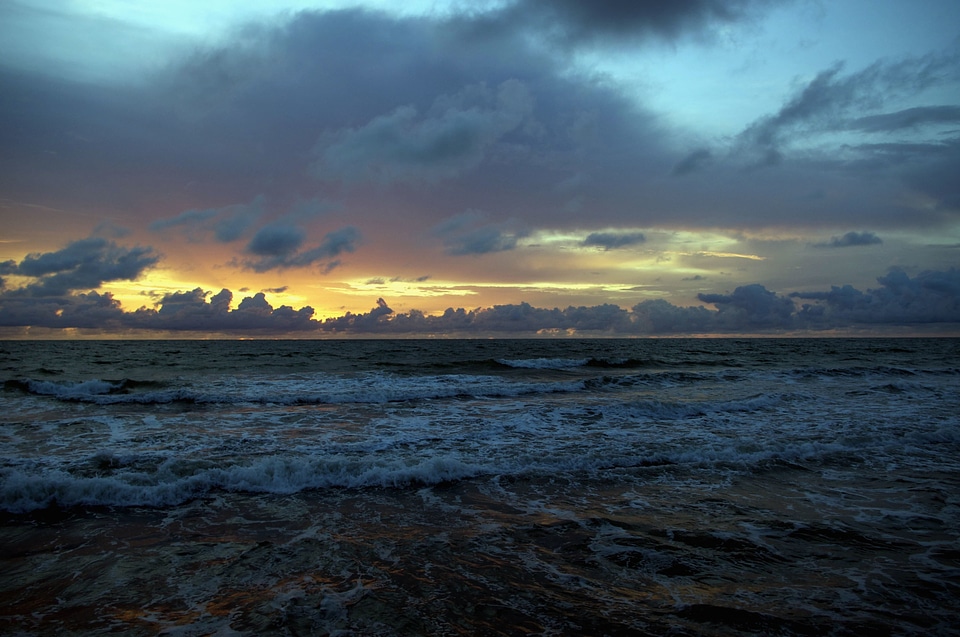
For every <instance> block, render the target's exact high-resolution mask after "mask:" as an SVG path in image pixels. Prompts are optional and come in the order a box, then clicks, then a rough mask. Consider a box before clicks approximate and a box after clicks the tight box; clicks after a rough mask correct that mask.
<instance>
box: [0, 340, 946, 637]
mask: <svg viewBox="0 0 960 637" xmlns="http://www.w3.org/2000/svg"><path fill="white" fill-rule="evenodd" d="M66 345H67V346H68V349H69V350H70V351H65V350H64V349H63V348H62V347H57V344H49V343H3V344H2V347H3V349H4V351H5V360H6V361H7V362H6V363H5V368H4V370H3V373H4V390H3V393H2V401H3V405H2V406H3V407H4V409H3V416H0V437H2V443H3V444H2V449H3V452H2V453H3V455H2V473H0V478H2V482H0V506H2V508H3V512H2V513H0V546H2V554H0V556H2V560H3V561H2V564H0V567H2V568H3V571H4V573H5V575H4V577H3V578H2V582H0V599H2V601H0V631H3V632H5V633H12V634H24V635H29V634H38V635H41V634H42V635H46V634H61V635H63V634H89V633H90V632H122V633H125V634H142V635H153V634H176V635H208V634H221V635H233V634H240V635H257V634H293V635H300V634H303V635H309V634H341V635H461V634H462V635H476V634H486V635H515V634H541V635H568V634H591V635H602V634H608V635H628V634H633V635H636V634H639V635H643V634H649V635H663V634H674V635H729V634H767V635H769V634H776V635H807V634H809V635H822V634H834V635H858V634H891V635H907V634H944V635H948V634H957V629H956V625H955V617H956V616H957V615H958V612H960V603H958V601H957V600H958V598H960V496H957V495H956V494H958V493H960V419H958V416H957V414H958V413H960V411H958V409H960V398H958V396H957V393H958V392H956V385H957V383H958V379H960V366H958V365H957V364H956V362H955V361H957V360H960V358H958V357H957V355H958V354H960V343H958V342H957V341H955V340H950V339H941V340H934V339H929V340H926V339H916V340H914V339H903V340H900V339H888V340H887V339H885V340H868V339H863V340H860V339H857V340H827V339H823V340H817V339H810V340H776V339H762V340H735V339H718V340H710V341H702V340H670V341H641V340H638V341H629V340H597V341H565V340H564V341H442V342H432V341H402V342H396V341H375V342H343V341H341V342H328V341H320V342H295V343H288V342H253V343H251V342H220V343H217V342H213V343H196V344H194V343H177V342H153V343H141V342H129V343H95V342H87V343H79V342H78V343H69V344H66Z"/></svg>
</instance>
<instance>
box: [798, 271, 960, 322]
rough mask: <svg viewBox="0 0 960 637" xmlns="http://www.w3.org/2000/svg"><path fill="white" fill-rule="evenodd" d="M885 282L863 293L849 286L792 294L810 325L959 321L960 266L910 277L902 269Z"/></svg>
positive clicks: (886, 277)
mask: <svg viewBox="0 0 960 637" xmlns="http://www.w3.org/2000/svg"><path fill="white" fill-rule="evenodd" d="M877 282H878V283H880V285H881V287H879V288H876V289H872V290H867V291H866V292H861V291H860V290H857V289H855V288H853V287H851V286H849V285H844V286H839V287H838V286H834V287H832V288H831V289H830V291H829V292H803V293H794V294H793V295H792V296H794V297H795V298H798V299H802V300H813V301H817V302H818V303H816V304H814V305H805V306H804V307H803V308H802V310H801V311H800V312H799V314H798V318H799V319H800V320H801V321H802V322H803V323H804V324H806V325H810V326H824V327H837V326H849V325H857V324H861V325H917V324H929V323H958V322H960V270H957V269H956V268H951V269H949V270H946V271H925V272H921V273H920V274H918V275H917V276H915V277H913V278H911V277H910V276H909V275H907V274H906V273H905V272H904V271H902V270H898V269H895V270H891V272H890V273H889V274H887V275H886V276H882V277H879V278H878V279H877Z"/></svg>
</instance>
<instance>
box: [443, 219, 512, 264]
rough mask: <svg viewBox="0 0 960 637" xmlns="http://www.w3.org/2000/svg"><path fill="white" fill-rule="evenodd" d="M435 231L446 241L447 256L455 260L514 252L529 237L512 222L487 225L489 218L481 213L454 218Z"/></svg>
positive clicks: (489, 223) (444, 222)
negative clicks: (463, 257) (469, 255)
mask: <svg viewBox="0 0 960 637" xmlns="http://www.w3.org/2000/svg"><path fill="white" fill-rule="evenodd" d="M433 231H434V234H436V235H437V236H439V237H441V238H442V239H443V243H444V245H445V246H446V252H447V254H450V255H454V256H463V255H468V254H473V255H478V254H488V253H490V252H505V251H507V250H513V249H515V248H516V247H517V242H518V241H519V240H520V239H522V238H523V237H525V236H527V234H528V233H527V231H526V230H525V229H523V228H517V227H516V224H515V223H512V222H487V215H486V214H485V213H483V212H480V211H477V210H468V211H466V212H463V213H460V214H458V215H454V216H453V217H450V218H449V219H447V220H445V221H443V222H441V223H440V224H438V225H437V226H435V227H434V230H433Z"/></svg>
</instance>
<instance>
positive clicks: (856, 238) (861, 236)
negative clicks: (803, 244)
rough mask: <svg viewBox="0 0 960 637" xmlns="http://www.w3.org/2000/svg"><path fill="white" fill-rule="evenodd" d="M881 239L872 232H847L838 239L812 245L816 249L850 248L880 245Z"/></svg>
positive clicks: (833, 238)
mask: <svg viewBox="0 0 960 637" xmlns="http://www.w3.org/2000/svg"><path fill="white" fill-rule="evenodd" d="M882 243H883V239H881V238H880V237H878V236H877V235H875V234H874V233H872V232H848V233H846V234H844V235H843V236H840V237H831V238H830V241H828V242H826V243H816V244H814V246H815V247H817V248H849V247H852V246H872V245H880V244H882Z"/></svg>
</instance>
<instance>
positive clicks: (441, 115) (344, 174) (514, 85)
mask: <svg viewBox="0 0 960 637" xmlns="http://www.w3.org/2000/svg"><path fill="white" fill-rule="evenodd" d="M532 109H533V100H532V98H531V96H530V92H529V91H528V90H527V89H526V87H525V86H524V85H523V84H522V83H521V82H519V81H517V80H515V79H511V80H507V81H505V82H503V83H502V84H500V86H499V87H498V89H497V91H496V93H493V92H492V91H490V90H488V89H487V88H486V87H485V86H483V85H479V86H471V87H467V88H466V89H464V90H463V91H461V92H460V93H458V94H456V95H453V96H442V97H439V98H437V99H436V100H435V101H434V104H433V106H432V107H431V108H430V110H429V111H428V112H427V113H426V114H424V115H423V116H421V115H420V114H419V113H418V112H417V109H416V108H415V107H413V106H402V107H400V108H397V109H396V110H394V111H393V112H391V113H390V114H388V115H381V116H378V117H376V118H374V119H373V120H372V121H370V122H368V123H367V124H365V125H364V126H362V127H360V128H355V129H349V130H341V131H339V132H337V133H334V134H328V135H326V136H325V137H326V139H324V140H322V141H321V142H320V145H319V148H318V151H317V152H318V154H319V155H320V156H321V159H320V161H319V163H318V164H317V165H316V174H317V175H318V176H319V177H321V178H323V179H338V178H339V179H344V180H346V181H360V180H369V181H375V182H378V183H381V184H389V183H394V182H411V183H416V182H434V181H439V180H442V179H449V178H452V177H456V176H458V175H460V174H461V173H463V172H464V171H466V170H469V169H472V168H475V167H476V166H477V165H478V164H480V162H481V161H482V160H483V158H484V155H485V153H486V151H487V149H488V147H489V146H491V145H492V144H494V143H495V142H496V141H497V140H499V139H500V138H502V137H503V136H504V135H506V134H507V133H509V132H510V131H513V130H514V129H516V128H517V127H518V126H520V124H522V123H523V121H524V119H525V118H526V117H527V116H528V115H529V114H530V112H531V111H532Z"/></svg>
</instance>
